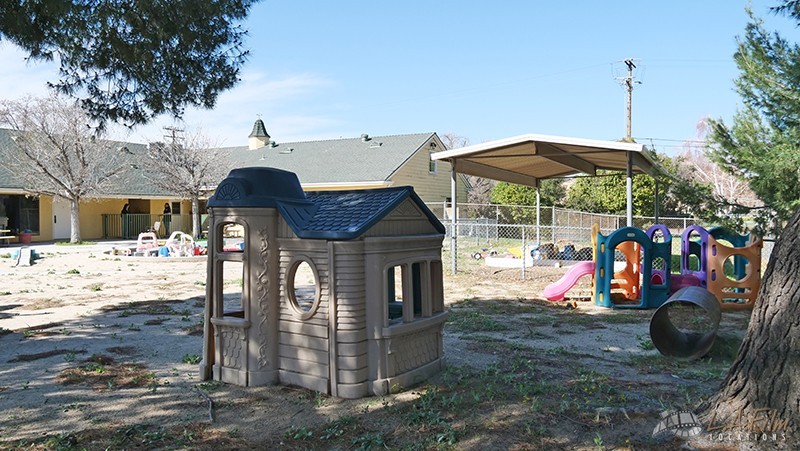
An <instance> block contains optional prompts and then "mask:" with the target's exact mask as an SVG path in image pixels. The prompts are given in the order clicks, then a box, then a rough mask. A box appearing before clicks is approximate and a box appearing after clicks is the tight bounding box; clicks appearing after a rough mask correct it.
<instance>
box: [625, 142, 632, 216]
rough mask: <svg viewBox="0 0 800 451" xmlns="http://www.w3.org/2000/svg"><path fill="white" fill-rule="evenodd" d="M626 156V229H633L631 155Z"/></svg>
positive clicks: (628, 153)
mask: <svg viewBox="0 0 800 451" xmlns="http://www.w3.org/2000/svg"><path fill="white" fill-rule="evenodd" d="M626 155H627V157H628V158H627V160H628V170H627V174H626V175H627V177H626V179H625V185H626V186H625V194H626V195H627V197H628V202H627V203H628V205H627V207H628V210H627V217H628V227H633V154H632V153H631V152H626Z"/></svg>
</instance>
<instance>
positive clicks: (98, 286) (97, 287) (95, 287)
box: [88, 283, 103, 291]
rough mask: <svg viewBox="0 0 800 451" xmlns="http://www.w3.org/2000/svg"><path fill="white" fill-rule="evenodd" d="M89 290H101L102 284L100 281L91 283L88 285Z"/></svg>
mask: <svg viewBox="0 0 800 451" xmlns="http://www.w3.org/2000/svg"><path fill="white" fill-rule="evenodd" d="M88 288H89V291H103V284H102V283H93V284H91V285H89V287H88Z"/></svg>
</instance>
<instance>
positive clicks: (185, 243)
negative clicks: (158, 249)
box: [165, 230, 197, 257]
mask: <svg viewBox="0 0 800 451" xmlns="http://www.w3.org/2000/svg"><path fill="white" fill-rule="evenodd" d="M165 247H166V249H167V252H168V254H169V256H170V257H190V256H192V255H194V254H195V248H196V247H197V246H196V245H195V243H194V238H192V236H191V235H188V234H186V233H183V232H181V231H177V230H176V231H174V232H172V234H171V235H170V236H169V238H168V239H167V242H166V244H165Z"/></svg>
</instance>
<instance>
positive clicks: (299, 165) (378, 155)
mask: <svg viewBox="0 0 800 451" xmlns="http://www.w3.org/2000/svg"><path fill="white" fill-rule="evenodd" d="M9 132H10V130H7V129H0V157H2V153H3V152H13V151H15V150H16V144H15V143H14V142H13V141H12V140H11V138H10V134H9ZM265 133H266V132H265ZM433 136H434V133H432V132H431V133H418V134H409V135H391V136H375V137H371V138H368V139H366V140H364V139H362V138H346V139H331V140H322V141H301V142H287V143H277V144H275V145H274V147H273V145H267V146H265V147H261V148H258V149H255V150H250V149H249V148H248V147H247V146H240V147H226V148H221V149H209V151H210V152H217V153H218V155H219V158H220V160H221V163H222V164H225V165H226V166H229V167H230V168H232V169H233V168H242V167H251V166H268V167H274V168H278V169H283V170H287V171H291V172H294V173H296V174H297V177H298V178H299V179H300V182H301V183H305V184H308V183H341V184H347V183H358V182H375V181H386V180H389V178H390V177H391V176H392V174H394V173H395V172H396V171H397V170H398V169H399V168H400V167H401V166H402V165H403V164H404V163H405V162H406V161H408V159H409V158H411V157H412V156H413V155H414V154H415V153H416V152H417V151H418V150H419V149H420V148H421V147H423V146H424V145H425V144H426V143H427V142H428V141H429V140H430V139H431V138H432V137H433ZM120 145H124V146H126V147H127V148H128V149H129V150H130V151H131V153H132V155H130V156H129V158H130V160H131V161H130V163H131V168H130V170H129V171H127V172H126V173H124V174H122V175H121V176H119V177H118V178H117V179H115V180H114V182H113V185H112V187H111V188H110V189H108V190H106V195H108V196H112V197H117V196H119V197H140V196H141V197H162V196H167V197H168V196H170V195H174V193H168V192H165V191H164V190H162V189H161V188H159V187H157V186H155V185H154V184H153V183H152V182H151V181H150V180H149V178H148V177H147V175H146V174H145V172H144V164H142V159H143V158H147V157H146V153H147V151H146V146H145V145H144V144H137V143H120ZM0 188H10V189H21V188H23V187H22V183H21V181H19V180H18V179H17V178H16V177H15V176H14V174H11V173H10V172H9V171H8V170H7V169H5V167H4V166H3V165H0Z"/></svg>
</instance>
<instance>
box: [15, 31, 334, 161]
mask: <svg viewBox="0 0 800 451" xmlns="http://www.w3.org/2000/svg"><path fill="white" fill-rule="evenodd" d="M26 56H27V54H26V53H25V52H23V51H22V50H20V49H19V48H17V47H16V46H14V45H12V44H10V43H9V42H8V41H0V61H2V62H3V65H2V67H0V99H17V98H20V97H22V96H24V95H26V94H31V95H34V96H43V95H47V93H48V89H47V82H48V81H55V80H57V79H58V65H57V64H55V63H48V62H28V61H26V60H25V57H26ZM332 85H334V83H333V82H332V81H330V80H327V79H325V78H322V77H319V76H317V75H314V74H308V73H301V74H293V75H287V76H281V77H278V76H275V75H272V74H268V73H265V72H261V71H257V70H245V71H244V72H243V73H242V80H241V81H240V82H239V84H237V85H236V86H235V87H234V88H233V89H231V90H229V91H226V92H223V93H221V94H220V96H219V98H218V99H217V105H216V107H215V108H214V109H213V110H204V109H196V108H191V109H187V111H186V114H185V115H184V121H183V123H184V125H183V126H184V127H185V128H187V129H197V130H202V131H203V132H204V133H205V134H207V135H210V136H213V137H215V138H216V139H217V140H218V141H219V142H220V144H221V145H225V146H240V145H246V144H247V135H248V134H250V130H251V129H252V127H253V122H254V121H255V120H256V118H257V115H259V114H260V115H261V117H262V119H263V120H264V122H265V123H266V124H267V131H269V132H270V134H274V135H275V139H280V140H282V141H284V142H286V141H293V140H299V139H313V138H316V137H321V135H319V130H320V128H327V127H330V126H331V125H334V124H336V123H338V121H337V120H335V119H332V118H329V117H326V116H324V115H315V114H308V113H306V112H305V111H304V107H305V106H309V109H313V110H317V109H318V106H319V105H316V104H313V103H312V104H310V105H309V104H308V103H306V101H305V99H307V98H309V97H310V96H314V95H316V94H319V93H320V92H321V90H323V89H326V88H329V87H330V86H332ZM173 123H174V122H173V120H172V118H171V117H169V116H168V115H162V116H159V117H157V118H156V119H155V120H154V121H153V122H151V123H150V124H147V125H144V126H140V127H137V128H135V129H134V130H128V129H126V128H125V127H113V126H112V127H110V135H111V137H112V138H115V139H120V140H128V141H134V142H147V141H150V140H155V139H161V138H162V135H163V134H164V132H163V127H164V126H166V125H173Z"/></svg>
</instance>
